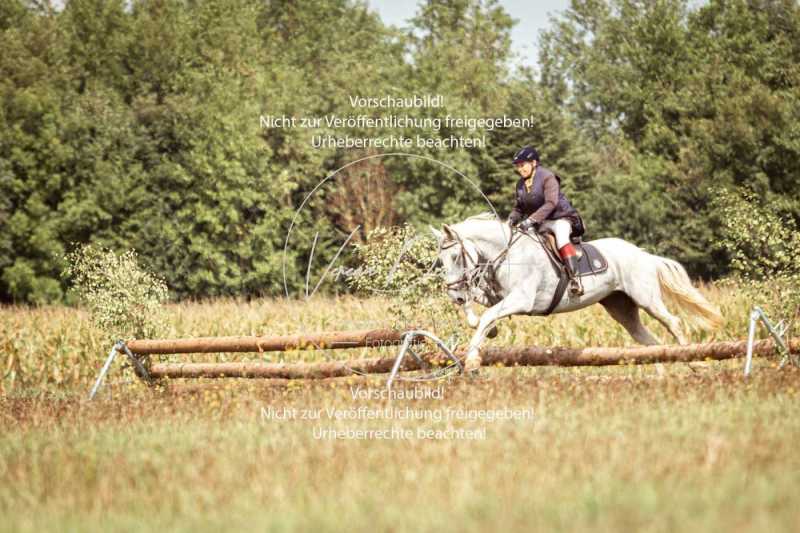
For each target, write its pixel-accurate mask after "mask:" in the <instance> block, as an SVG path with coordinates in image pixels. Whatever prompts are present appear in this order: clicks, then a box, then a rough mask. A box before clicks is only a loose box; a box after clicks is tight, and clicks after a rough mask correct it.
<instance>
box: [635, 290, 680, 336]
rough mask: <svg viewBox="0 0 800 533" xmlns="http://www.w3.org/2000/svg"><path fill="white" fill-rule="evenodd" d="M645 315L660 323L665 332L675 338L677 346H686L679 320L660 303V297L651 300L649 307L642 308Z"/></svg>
mask: <svg viewBox="0 0 800 533" xmlns="http://www.w3.org/2000/svg"><path fill="white" fill-rule="evenodd" d="M642 307H644V310H645V311H647V313H648V314H649V315H650V316H651V317H653V318H655V319H656V320H658V321H659V322H661V323H662V324H663V325H664V327H665V328H667V330H669V332H670V333H671V334H672V336H673V337H675V340H676V341H677V343H678V344H688V341H687V340H686V336H685V335H684V334H683V328H682V327H681V319H680V318H678V317H676V316H675V315H673V314H672V313H670V312H669V310H668V309H667V306H666V305H664V302H663V301H661V298H660V297H657V298H653V299H652V301H651V302H650V305H646V306H642Z"/></svg>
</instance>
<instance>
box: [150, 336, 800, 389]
mask: <svg viewBox="0 0 800 533" xmlns="http://www.w3.org/2000/svg"><path fill="white" fill-rule="evenodd" d="M398 335H399V334H398ZM147 342H160V341H147ZM170 342H175V341H170ZM786 344H787V346H788V347H789V350H790V351H791V352H792V353H796V352H800V338H796V339H790V340H788V341H787V342H786ZM746 350H747V341H724V342H711V343H704V344H689V345H686V346H676V345H669V346H643V347H636V348H540V347H517V348H513V347H512V348H502V347H490V348H485V349H484V350H482V351H481V357H482V365H483V366H496V365H501V366H608V365H618V364H648V363H676V362H690V361H704V360H707V359H712V360H722V359H733V358H736V357H742V356H744V355H745V352H746ZM774 350H775V345H774V343H773V341H772V340H771V339H766V340H761V341H757V342H755V343H754V345H753V353H754V354H756V355H769V354H771V353H773V352H774ZM207 351H226V350H216V349H215V350H207ZM240 351H245V350H240ZM250 351H255V350H250ZM150 353H175V352H150ZM458 355H459V356H460V357H463V353H460V354H458ZM427 358H428V360H429V361H430V362H432V363H435V364H440V365H442V364H446V363H447V360H446V359H444V358H443V357H442V356H440V355H435V356H428V357H427ZM393 364H394V358H389V357H384V358H370V359H357V360H352V361H333V362H323V363H258V362H255V363H185V364H180V363H177V364H176V363H154V364H152V365H151V367H150V375H151V376H153V377H154V378H166V377H168V378H199V377H207V378H221V377H237V378H281V379H323V378H330V377H344V376H352V375H358V374H385V373H388V372H390V371H391V369H392V365H393ZM402 369H403V370H420V369H421V366H420V364H419V363H418V362H417V361H416V360H414V359H411V358H407V359H406V360H405V361H404V364H403V367H402Z"/></svg>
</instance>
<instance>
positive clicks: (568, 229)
mask: <svg viewBox="0 0 800 533" xmlns="http://www.w3.org/2000/svg"><path fill="white" fill-rule="evenodd" d="M540 227H542V228H544V229H549V230H550V231H552V232H553V233H555V235H556V246H557V247H558V249H559V250H560V249H561V248H563V247H564V246H566V245H567V244H569V243H570V240H569V234H570V233H572V224H570V223H569V220H567V219H565V218H559V219H556V220H545V221H544V222H542V224H541V226H540Z"/></svg>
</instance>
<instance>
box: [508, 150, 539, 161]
mask: <svg viewBox="0 0 800 533" xmlns="http://www.w3.org/2000/svg"><path fill="white" fill-rule="evenodd" d="M523 161H536V162H538V161H539V152H537V151H536V148H534V147H533V146H526V147H525V148H523V149H522V150H520V151H519V152H517V155H515V156H514V161H513V163H514V164H515V165H516V164H517V163H522V162H523Z"/></svg>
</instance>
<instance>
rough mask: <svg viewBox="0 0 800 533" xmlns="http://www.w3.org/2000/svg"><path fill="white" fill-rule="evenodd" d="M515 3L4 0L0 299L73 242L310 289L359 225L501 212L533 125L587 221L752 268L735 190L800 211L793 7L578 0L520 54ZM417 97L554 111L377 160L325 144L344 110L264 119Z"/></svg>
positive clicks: (55, 264) (48, 277)
mask: <svg viewBox="0 0 800 533" xmlns="http://www.w3.org/2000/svg"><path fill="white" fill-rule="evenodd" d="M514 24H515V21H514V20H513V19H512V18H511V17H510V16H509V15H508V13H507V12H506V11H505V10H504V9H503V8H502V6H501V5H500V4H499V3H498V2H496V1H492V0H485V1H479V0H427V1H425V2H422V3H421V4H420V6H419V7H418V11H417V14H416V16H415V17H414V18H413V19H412V20H411V21H410V22H409V24H408V26H407V27H403V28H397V27H392V26H386V25H385V24H383V23H382V21H381V20H380V18H379V17H378V15H377V14H376V13H375V12H374V11H372V10H371V9H370V8H369V7H368V5H367V4H365V3H363V2H360V1H356V0H309V1H304V2H294V1H290V0H69V1H67V2H64V5H63V6H57V7H54V5H53V4H51V3H49V2H43V1H26V0H0V49H2V53H1V54H0V73H1V75H0V299H2V300H3V301H16V302H32V303H45V302H54V301H59V300H62V299H63V298H64V295H65V289H66V284H65V281H64V279H63V278H62V276H61V273H62V271H63V270H64V268H65V263H64V261H65V260H64V257H65V254H67V253H68V252H69V251H70V250H72V249H73V247H74V246H76V245H77V244H79V243H88V242H92V243H96V244H98V245H100V246H105V247H109V248H112V249H116V250H120V251H123V250H127V249H129V248H134V249H136V250H137V252H138V253H139V256H140V257H141V258H142V260H143V261H144V262H145V264H146V265H147V266H148V268H149V269H151V270H153V271H155V272H158V273H160V274H162V275H163V276H164V277H165V278H166V280H167V282H168V284H169V286H170V288H171V290H172V291H173V292H174V294H175V295H176V296H178V297H206V296H218V295H245V296H249V295H279V294H283V293H284V291H285V287H284V279H285V280H286V286H287V287H288V288H290V289H291V290H302V288H303V285H304V283H305V281H304V277H305V274H306V271H307V263H308V261H309V257H310V255H311V250H312V248H313V250H314V258H315V259H314V261H313V262H312V265H311V270H312V273H313V276H314V279H318V278H319V276H320V275H321V274H322V272H323V271H324V269H325V267H326V266H327V263H328V261H330V260H331V259H333V258H334V256H335V255H336V253H337V250H338V248H339V247H340V246H341V244H342V243H343V242H345V240H346V239H347V238H348V236H350V239H351V242H363V241H364V240H365V239H366V237H367V235H368V234H369V232H370V231H371V230H373V229H374V228H377V227H380V226H386V225H396V224H402V223H408V224H411V225H413V226H416V227H418V228H420V229H421V228H424V227H426V226H427V224H429V223H433V224H437V223H440V222H442V221H454V220H458V219H460V217H465V216H468V215H471V214H476V213H477V212H480V211H485V210H486V209H487V203H486V199H485V198H484V197H483V194H485V195H486V198H488V199H489V200H490V201H491V203H492V204H493V205H494V206H495V207H496V208H497V211H498V213H499V214H500V215H501V216H506V215H507V214H508V211H509V210H510V208H511V206H512V202H513V184H514V180H515V178H514V175H513V172H512V168H511V165H510V158H511V156H512V154H513V153H514V151H515V150H516V149H518V148H519V147H520V146H522V145H524V144H534V145H536V146H537V147H539V149H540V152H541V153H542V163H543V164H544V165H546V166H548V167H550V168H552V169H554V170H556V171H557V173H558V174H559V175H561V176H562V177H563V186H564V188H565V189H566V191H567V193H568V194H569V195H570V198H571V199H572V200H573V203H574V204H575V205H576V206H577V207H578V208H579V210H580V211H581V213H582V215H583V217H584V219H585V220H586V222H587V229H588V234H587V238H598V237H604V236H617V237H622V238H625V239H628V240H631V241H632V242H634V243H636V244H638V245H640V246H642V247H644V248H646V249H648V250H650V251H652V252H654V253H658V254H661V255H667V256H670V257H673V258H675V259H677V260H679V261H681V262H682V263H684V264H685V265H686V266H687V268H688V269H689V270H690V272H691V273H692V274H693V275H695V276H702V277H705V278H715V277H719V276H723V275H725V274H726V273H727V272H728V271H729V270H730V267H731V265H730V262H731V259H730V257H729V254H728V252H726V248H725V247H724V246H723V245H722V241H723V240H724V239H725V236H724V235H723V234H722V230H721V228H722V227H723V224H721V220H720V217H722V216H724V211H723V210H721V209H720V208H719V207H718V206H717V204H716V203H715V196H716V195H717V194H718V192H717V191H720V190H725V189H728V190H736V189H738V188H746V189H747V190H748V194H749V195H750V196H748V197H749V198H755V200H756V202H757V203H758V204H760V208H763V209H767V210H769V211H771V212H774V213H776V214H777V215H779V216H780V217H784V219H785V220H794V221H795V222H797V221H800V157H799V156H800V129H798V124H800V120H799V119H800V8H798V4H797V2H794V1H790V0H712V1H709V2H707V3H704V4H702V5H699V6H695V5H694V3H690V2H688V1H686V0H652V1H646V2H643V1H633V0H574V1H573V2H572V3H571V5H570V7H569V9H567V10H566V11H565V12H564V13H562V14H561V15H559V16H558V17H556V18H555V19H553V20H551V21H550V25H549V26H548V29H547V30H546V31H544V32H543V33H542V35H541V36H540V56H539V58H538V61H537V62H536V63H535V64H522V65H520V61H519V60H518V58H514V56H513V53H512V50H511V47H510V31H511V28H512V27H513V25H514ZM534 38H536V36H535V35H530V39H531V40H533V39H534ZM414 94H418V95H424V94H430V95H443V97H444V98H443V100H444V102H445V104H444V108H443V109H437V110H431V109H429V108H412V109H409V110H407V111H406V112H407V113H408V114H410V115H412V116H415V117H418V118H425V117H430V116H431V113H436V114H439V115H442V114H450V115H453V116H471V117H492V116H502V115H507V116H517V117H527V116H533V117H534V119H535V123H536V127H534V128H498V129H494V130H491V131H489V132H487V133H486V135H487V139H488V142H487V143H486V145H485V146H482V147H476V148H468V149H454V150H436V149H430V148H415V149H413V152H414V153H415V154H417V155H418V156H420V157H406V158H401V157H394V158H380V157H371V158H370V156H376V155H378V154H377V153H376V152H374V151H369V150H366V151H354V150H342V149H334V148H313V147H312V146H311V144H310V142H309V139H310V136H311V135H324V134H329V133H330V134H334V133H335V134H336V135H341V134H342V131H340V130H336V132H332V131H331V130H329V129H327V128H326V126H325V125H324V124H320V125H319V127H317V128H306V129H303V128H263V127H262V125H261V121H260V120H259V119H260V117H261V116H262V115H264V114H271V115H285V116H323V115H327V114H332V113H338V114H348V113H352V111H353V106H352V104H351V101H350V99H351V97H353V96H366V97H373V96H382V95H396V96H404V95H414ZM361 111H362V112H365V113H370V112H374V113H376V114H378V113H381V112H382V110H373V111H370V110H369V109H363V110H361ZM383 112H385V110H383ZM376 116H377V115H376ZM346 133H347V134H349V135H353V136H358V135H361V136H367V135H369V136H375V135H378V134H380V133H381V132H376V131H375V130H363V129H361V130H359V129H358V128H351V129H350V130H348V131H346ZM384 133H389V132H388V131H387V132H384ZM391 133H393V134H407V135H414V134H418V133H420V134H424V135H427V136H432V135H433V136H436V135H438V136H441V137H447V136H450V135H468V134H470V131H469V130H468V129H466V128H463V129H458V128H453V129H447V128H444V129H442V130H439V131H437V132H430V131H422V130H418V131H415V130H410V131H400V132H397V131H395V130H393V131H392V132H391ZM361 158H367V159H364V161H362V162H360V163H356V164H351V165H350V166H348V167H347V168H345V169H344V170H342V171H341V172H340V173H338V174H337V175H336V177H335V178H334V179H330V180H328V181H327V182H326V184H325V186H324V187H320V188H319V189H317V190H316V192H315V193H314V194H313V195H311V196H309V193H311V192H312V191H314V190H315V187H317V185H318V184H320V182H322V181H323V180H324V179H325V178H326V177H328V176H330V175H331V173H332V172H333V171H334V170H336V169H339V168H341V167H343V166H345V165H348V164H349V163H352V162H353V161H355V160H357V159H361ZM432 160H436V161H440V162H441V163H443V164H444V165H442V164H439V163H436V162H434V161H432ZM447 167H452V168H455V169H458V170H459V171H460V172H461V173H463V174H464V175H465V176H468V177H469V178H470V179H471V180H472V181H474V183H475V184H477V185H478V187H472V186H469V185H468V184H466V183H465V181H464V180H463V178H462V177H461V176H459V175H458V174H457V173H454V172H453V171H452V170H450V169H448V168H447ZM304 202H305V203H304ZM300 205H303V209H301V210H300V211H298V210H297V208H298V207H299V206H300ZM289 228H292V230H291V233H289ZM354 228H358V230H357V231H355V232H353V229H354ZM287 233H288V234H289V236H290V238H289V239H287ZM351 234H352V235H351ZM287 272H288V274H287Z"/></svg>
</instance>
